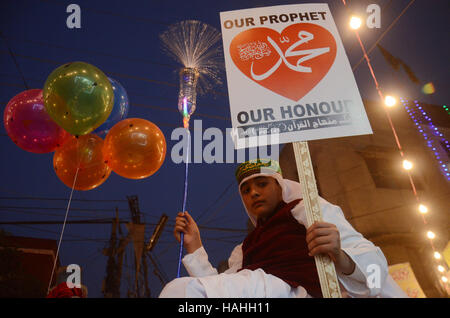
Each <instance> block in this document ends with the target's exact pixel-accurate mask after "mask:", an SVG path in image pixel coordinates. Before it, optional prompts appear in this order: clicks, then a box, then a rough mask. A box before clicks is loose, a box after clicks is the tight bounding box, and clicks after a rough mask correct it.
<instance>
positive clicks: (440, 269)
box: [437, 265, 445, 273]
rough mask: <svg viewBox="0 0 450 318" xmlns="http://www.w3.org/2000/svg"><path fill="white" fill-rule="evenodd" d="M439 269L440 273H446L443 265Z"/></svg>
mask: <svg viewBox="0 0 450 318" xmlns="http://www.w3.org/2000/svg"><path fill="white" fill-rule="evenodd" d="M437 269H438V271H440V272H441V273H443V272H444V271H445V268H444V266H442V265H439V266H438V267H437Z"/></svg>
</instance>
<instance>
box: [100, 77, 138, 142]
mask: <svg viewBox="0 0 450 318" xmlns="http://www.w3.org/2000/svg"><path fill="white" fill-rule="evenodd" d="M108 79H109V81H110V82H111V86H112V88H113V91H114V106H113V109H112V111H111V114H110V115H109V117H108V119H107V120H106V121H105V122H104V123H103V124H101V126H99V127H98V128H97V129H96V130H94V133H95V134H97V135H98V136H100V137H102V138H105V137H106V135H107V134H108V132H109V130H110V129H111V128H112V127H113V126H114V125H115V124H117V123H118V122H119V121H121V120H123V119H125V118H127V115H128V110H129V108H130V103H129V101H128V95H127V92H126V91H125V88H123V86H122V85H121V84H120V83H119V82H118V81H116V80H115V79H112V78H110V77H108Z"/></svg>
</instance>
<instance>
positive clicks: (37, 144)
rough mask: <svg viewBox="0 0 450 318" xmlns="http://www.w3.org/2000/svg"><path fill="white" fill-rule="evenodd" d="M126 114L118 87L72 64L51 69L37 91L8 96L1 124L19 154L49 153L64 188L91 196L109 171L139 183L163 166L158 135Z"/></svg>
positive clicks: (161, 138)
mask: <svg viewBox="0 0 450 318" xmlns="http://www.w3.org/2000/svg"><path fill="white" fill-rule="evenodd" d="M128 109H129V101H128V96H127V93H126V91H125V89H124V88H123V86H122V85H121V84H120V83H119V82H117V81H116V80H114V79H112V78H109V77H107V76H106V75H105V74H104V73H103V72H102V71H101V70H100V69H98V68H97V67H95V66H93V65H91V64H88V63H84V62H72V63H67V64H64V65H62V66H60V67H58V68H56V69H55V70H54V71H53V72H52V73H51V74H50V75H49V76H48V78H47V80H46V82H45V84H44V88H43V89H42V90H41V89H30V90H26V91H24V92H21V93H19V94H18V95H16V96H14V97H13V98H12V99H11V100H10V101H9V102H8V104H7V106H6V108H5V111H4V117H3V122H4V125H5V129H6V132H7V134H8V136H9V137H10V138H11V140H12V141H13V142H14V143H15V144H16V145H17V146H19V147H20V148H22V149H23V150H26V151H29V152H32V153H39V154H42V153H50V152H54V156H53V168H54V170H55V173H56V175H57V176H58V178H59V179H60V180H61V181H62V182H63V183H64V184H65V185H66V186H68V187H70V188H73V189H75V190H91V189H94V188H96V187H98V186H100V185H101V184H102V183H103V182H105V181H106V179H107V178H108V177H109V175H110V174H111V171H114V172H116V173H117V174H118V175H120V176H122V177H125V178H130V179H142V178H146V177H148V176H150V175H152V174H154V173H155V172H156V171H157V170H158V169H159V168H160V167H161V165H162V163H163V161H164V158H165V154H166V141H165V138H164V135H163V133H162V132H161V130H160V129H159V128H158V127H157V126H156V125H155V124H153V123H151V122H150V121H147V120H145V119H140V118H128V119H127V118H126V117H127V115H128ZM102 138H104V140H103V139H102Z"/></svg>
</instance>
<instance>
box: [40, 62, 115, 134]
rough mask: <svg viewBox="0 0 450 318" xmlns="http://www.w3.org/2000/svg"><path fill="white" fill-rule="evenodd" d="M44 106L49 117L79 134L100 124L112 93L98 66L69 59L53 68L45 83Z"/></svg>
mask: <svg viewBox="0 0 450 318" xmlns="http://www.w3.org/2000/svg"><path fill="white" fill-rule="evenodd" d="M43 94H44V105H45V109H46V110H47V113H48V114H49V115H50V117H51V118H52V119H53V120H54V121H55V122H56V123H57V124H58V125H59V126H60V127H62V128H63V129H64V130H66V131H68V132H69V133H70V134H72V135H76V136H81V135H85V134H88V133H90V132H92V131H93V130H94V129H96V128H97V127H99V126H100V125H101V124H103V123H104V122H105V121H106V120H107V119H108V117H109V115H110V114H111V111H112V108H113V104H114V93H113V89H112V86H111V83H110V82H109V80H108V78H107V77H106V75H105V74H104V73H103V72H102V71H101V70H99V69H98V68H97V67H95V66H93V65H91V64H88V63H84V62H72V63H67V64H64V65H62V66H60V67H58V68H57V69H55V70H54V71H53V72H52V73H51V74H50V75H49V77H48V78H47V81H46V82H45V85H44V90H43Z"/></svg>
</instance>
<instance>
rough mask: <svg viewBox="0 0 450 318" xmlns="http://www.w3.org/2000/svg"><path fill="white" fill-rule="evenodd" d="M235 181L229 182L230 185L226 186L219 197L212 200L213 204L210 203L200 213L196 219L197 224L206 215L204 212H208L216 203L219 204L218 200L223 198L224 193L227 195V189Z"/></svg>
mask: <svg viewBox="0 0 450 318" xmlns="http://www.w3.org/2000/svg"><path fill="white" fill-rule="evenodd" d="M234 182H235V181H234V180H232V181H231V182H230V184H228V185H227V186H226V187H225V189H224V190H223V191H222V193H221V194H219V196H218V197H217V198H216V200H214V202H213V203H211V204H210V205H209V206H208V207H207V208H206V209H205V210H204V211H203V212H202V213H200V215H199V216H198V217H197V222H199V221H200V219H201V218H202V217H203V216H204V215H205V214H206V212H208V211H209V209H211V208H212V207H213V206H214V205H215V204H216V203H217V202H219V200H220V199H222V197H223V196H224V194H225V193H227V191H228V189H229V188H230V187H231V186H232V185H233V183H234Z"/></svg>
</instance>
